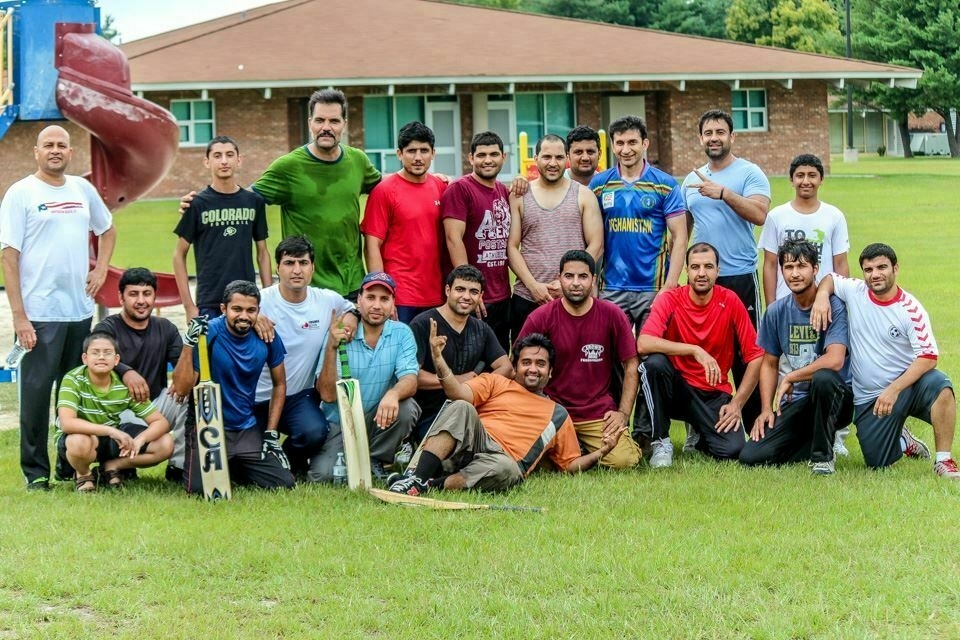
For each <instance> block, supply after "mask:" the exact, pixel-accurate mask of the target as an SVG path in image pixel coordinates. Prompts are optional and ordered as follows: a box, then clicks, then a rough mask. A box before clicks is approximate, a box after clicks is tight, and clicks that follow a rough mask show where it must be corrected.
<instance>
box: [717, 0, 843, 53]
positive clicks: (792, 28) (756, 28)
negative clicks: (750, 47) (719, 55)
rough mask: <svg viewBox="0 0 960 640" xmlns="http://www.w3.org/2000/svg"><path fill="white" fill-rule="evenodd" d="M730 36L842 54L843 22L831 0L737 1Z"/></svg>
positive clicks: (729, 18) (729, 15) (729, 21)
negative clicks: (841, 32)
mask: <svg viewBox="0 0 960 640" xmlns="http://www.w3.org/2000/svg"><path fill="white" fill-rule="evenodd" d="M726 28H727V35H728V36H729V37H730V38H732V39H734V40H739V41H741V42H753V43H756V44H763V45H769V46H775V47H784V48H787V49H794V50H796V51H810V52H813V53H838V52H839V51H840V50H841V47H842V40H841V38H840V21H839V17H838V15H837V12H836V11H835V10H834V8H833V6H832V5H831V4H830V1H829V0H733V3H732V4H731V5H730V10H729V11H728V12H727V19H726Z"/></svg>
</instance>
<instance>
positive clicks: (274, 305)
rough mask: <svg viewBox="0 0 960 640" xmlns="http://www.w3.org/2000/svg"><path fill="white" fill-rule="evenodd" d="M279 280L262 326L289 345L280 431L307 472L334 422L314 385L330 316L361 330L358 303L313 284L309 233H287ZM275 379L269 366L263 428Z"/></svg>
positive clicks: (293, 459) (264, 297) (261, 400)
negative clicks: (298, 234) (321, 408)
mask: <svg viewBox="0 0 960 640" xmlns="http://www.w3.org/2000/svg"><path fill="white" fill-rule="evenodd" d="M274 255H275V257H276V260H277V276H278V277H279V280H280V282H279V283H278V284H275V285H273V286H271V287H267V288H266V289H264V290H263V291H261V292H260V295H261V302H260V319H259V320H258V327H257V328H258V330H261V331H262V333H263V334H264V335H268V336H269V333H270V330H271V329H272V330H273V331H276V333H277V334H279V336H280V339H281V340H283V346H284V347H285V348H286V350H287V355H286V357H285V358H284V361H283V364H284V369H285V373H286V379H287V397H286V401H285V402H284V404H283V413H281V414H280V422H279V424H278V426H277V429H278V431H280V432H281V433H284V434H286V435H287V438H286V440H284V442H283V449H284V451H285V452H286V454H287V458H288V459H289V461H290V470H291V471H292V472H293V474H294V477H296V476H303V475H306V472H307V463H308V461H309V459H310V458H311V457H312V456H314V455H315V454H316V453H318V452H319V451H320V449H321V448H322V447H323V444H324V442H325V441H326V439H327V435H328V431H329V425H328V423H327V419H326V417H325V416H324V413H323V411H321V410H320V394H318V393H317V392H316V390H315V389H314V382H315V381H316V378H317V367H318V366H319V363H320V353H321V351H322V350H323V344H324V341H325V340H326V337H327V332H328V331H329V330H330V322H331V319H334V321H338V320H337V319H339V318H340V317H341V316H343V317H344V325H345V327H344V328H345V330H346V331H347V332H348V333H349V335H350V336H353V335H354V334H355V333H356V328H357V319H356V317H355V316H353V315H352V313H355V311H354V310H355V307H354V305H353V303H351V302H349V301H347V300H346V299H344V298H343V297H342V296H341V295H340V294H339V293H337V292H335V291H331V290H330V289H321V288H319V287H311V286H310V281H311V279H312V278H313V269H314V262H313V260H314V253H313V244H312V243H311V242H310V241H309V240H308V239H307V238H305V237H304V236H290V237H288V238H284V239H283V240H282V241H281V242H280V244H278V245H277V249H276V251H275V253H274ZM272 389H273V381H272V379H271V377H270V370H269V368H267V367H266V366H265V367H264V370H263V373H262V374H261V375H260V380H259V381H258V383H257V395H256V404H255V405H254V408H253V412H254V416H255V417H256V419H257V423H258V424H259V425H261V427H265V426H266V424H267V418H268V414H269V408H270V394H271V391H272Z"/></svg>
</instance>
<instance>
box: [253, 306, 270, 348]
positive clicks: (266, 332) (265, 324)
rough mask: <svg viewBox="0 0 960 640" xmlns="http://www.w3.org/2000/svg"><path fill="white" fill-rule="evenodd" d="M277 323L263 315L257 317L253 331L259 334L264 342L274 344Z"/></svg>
mask: <svg viewBox="0 0 960 640" xmlns="http://www.w3.org/2000/svg"><path fill="white" fill-rule="evenodd" d="M275 326H276V323H275V322H274V321H273V320H271V319H270V318H268V317H267V316H265V315H263V314H262V313H261V314H260V315H259V316H257V322H256V324H254V325H253V330H254V331H256V332H257V335H258V336H260V339H261V340H263V341H264V342H273V338H274V336H275V335H276V331H275V330H274V327H275Z"/></svg>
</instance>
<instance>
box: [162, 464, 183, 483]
mask: <svg viewBox="0 0 960 640" xmlns="http://www.w3.org/2000/svg"><path fill="white" fill-rule="evenodd" d="M164 477H165V478H166V479H167V480H168V481H169V482H174V483H177V484H180V483H181V482H183V469H179V468H177V467H174V466H173V465H169V464H168V465H167V470H166V472H165V473H164Z"/></svg>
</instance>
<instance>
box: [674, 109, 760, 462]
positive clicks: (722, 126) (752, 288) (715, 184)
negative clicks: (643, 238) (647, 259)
mask: <svg viewBox="0 0 960 640" xmlns="http://www.w3.org/2000/svg"><path fill="white" fill-rule="evenodd" d="M699 133H700V144H701V145H702V146H703V151H704V153H706V154H707V164H705V165H703V166H702V167H700V168H699V169H694V170H693V171H692V172H690V173H689V174H688V175H687V177H686V178H685V179H684V181H683V185H682V191H683V199H684V204H685V205H686V208H687V222H688V224H690V223H692V224H693V242H694V244H696V243H697V242H707V243H709V244H711V245H713V246H714V247H716V249H717V253H718V254H719V258H720V275H719V276H718V277H717V282H716V283H717V284H718V285H720V286H722V287H726V288H727V289H730V290H732V291H733V292H734V293H736V294H737V297H738V298H740V300H741V301H742V302H743V306H745V307H746V308H747V313H748V314H749V315H750V322H752V323H753V328H754V329H756V328H757V322H758V321H759V319H760V309H761V303H760V283H759V281H758V279H757V264H758V262H757V241H756V240H754V238H753V227H754V225H758V226H759V225H763V223H764V222H766V220H767V212H768V211H769V210H770V181H769V180H767V176H765V175H764V173H763V171H762V170H761V169H760V167H758V166H757V165H755V164H753V163H752V162H749V161H747V160H744V159H743V158H738V157H737V156H735V155H733V152H732V148H733V142H734V138H735V135H734V133H733V118H732V117H730V114H729V113H726V112H725V111H721V110H719V109H711V110H710V111H707V112H706V113H704V114H703V115H702V116H700V123H699ZM771 302H772V301H771ZM742 350H743V347H742V346H741V345H738V347H737V351H736V355H735V357H734V362H733V379H734V382H736V383H737V384H738V385H739V384H740V380H741V379H742V378H743V372H744V371H745V370H746V365H745V364H744V363H743V359H742V358H741V357H740V353H742ZM758 415H760V397H759V394H758V393H756V392H754V394H753V395H752V396H751V397H750V399H749V400H748V401H747V404H746V405H745V406H744V408H743V423H744V425H746V426H747V427H749V426H750V425H752V424H753V422H754V420H756V418H757V416H758ZM691 444H692V443H691V442H688V443H687V444H686V445H684V451H687V450H688V448H689V447H690V446H691Z"/></svg>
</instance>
